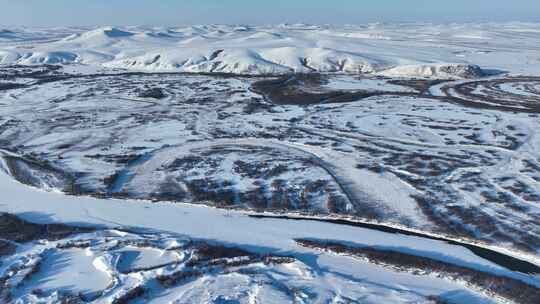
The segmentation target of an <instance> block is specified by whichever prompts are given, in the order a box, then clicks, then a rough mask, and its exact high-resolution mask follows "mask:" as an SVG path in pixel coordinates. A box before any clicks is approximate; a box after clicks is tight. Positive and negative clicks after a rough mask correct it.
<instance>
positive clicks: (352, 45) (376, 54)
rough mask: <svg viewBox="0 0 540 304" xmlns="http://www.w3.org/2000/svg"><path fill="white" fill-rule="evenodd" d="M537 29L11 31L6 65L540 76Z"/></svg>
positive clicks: (3, 43) (0, 40)
mask: <svg viewBox="0 0 540 304" xmlns="http://www.w3.org/2000/svg"><path fill="white" fill-rule="evenodd" d="M539 29H540V25H538V24H529V23H505V24H492V23H486V24H474V23H471V24H445V25H431V24H368V25H364V26H308V25H280V26H225V25H203V26H186V27H170V28H164V27H163V28H162V27H123V28H119V27H102V28H60V29H59V28H55V29H39V30H34V29H30V28H13V29H5V30H3V31H2V32H0V33H1V34H0V64H73V63H76V64H83V65H87V66H90V67H98V68H101V67H108V68H120V69H129V70H138V71H169V72H192V73H197V72H214V73H236V74H283V73H290V72H312V71H317V72H335V73H353V74H356V73H369V74H378V73H380V74H382V75H387V76H435V77H445V78H448V77H451V78H453V77H470V76H471V73H472V74H473V75H474V73H479V72H480V71H479V70H477V69H476V68H475V67H476V66H480V67H482V68H484V69H487V70H501V71H508V72H512V73H516V74H536V75H537V74H538V72H539V68H538V53H539V50H538V45H539V44H540V41H539V38H538V31H539ZM488 72H489V71H488Z"/></svg>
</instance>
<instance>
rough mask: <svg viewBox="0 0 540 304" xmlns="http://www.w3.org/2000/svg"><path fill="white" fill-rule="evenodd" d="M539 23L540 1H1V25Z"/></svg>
mask: <svg viewBox="0 0 540 304" xmlns="http://www.w3.org/2000/svg"><path fill="white" fill-rule="evenodd" d="M475 20H481V21H540V0H448V1H445V0H325V1H323V0H0V25H4V26H8V25H28V26H62V25H138V24H145V25H182V24H203V23H227V24H241V23H243V24H272V23H284V22H290V23H294V22H306V23H335V24H343V23H351V24H354V23H366V22H376V21H380V22H402V21H406V22H409V21H422V22H443V23H445V22H464V21H475Z"/></svg>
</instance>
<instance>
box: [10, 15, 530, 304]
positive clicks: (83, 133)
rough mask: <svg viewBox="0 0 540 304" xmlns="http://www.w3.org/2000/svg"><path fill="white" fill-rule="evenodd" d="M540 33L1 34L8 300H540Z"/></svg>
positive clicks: (436, 28)
mask: <svg viewBox="0 0 540 304" xmlns="http://www.w3.org/2000/svg"><path fill="white" fill-rule="evenodd" d="M539 33H540V25H538V24H523V23H506V24H465V25H458V24H452V25H431V24H399V25H392V24H370V25H365V26H340V27H337V26H308V25H281V26H273V27H270V26H218V25H212V26H189V27H175V28H157V27H123V28H116V27H105V28H56V29H29V28H13V29H5V30H0V212H7V213H9V214H14V215H17V216H18V217H20V218H22V219H24V220H27V221H30V222H35V223H38V224H50V223H63V224H69V225H72V226H84V227H93V228H96V229H97V230H96V231H92V232H88V231H87V232H84V233H81V234H75V235H70V236H66V237H62V238H61V239H56V238H52V239H50V238H49V239H47V238H46V237H43V236H40V237H37V238H33V239H25V240H18V239H12V238H10V237H11V236H10V235H9V234H8V235H7V236H4V235H3V234H1V233H2V231H0V236H2V237H1V238H0V262H1V263H0V296H1V298H0V302H1V301H9V302H14V303H54V302H60V301H62V300H63V301H67V300H68V299H70V300H73V301H75V300H81V301H83V302H93V303H125V302H130V303H288V302H290V303H441V302H443V303H456V304H457V303H534V301H536V299H540V279H539V277H538V274H537V273H536V274H535V273H534V272H535V271H536V269H538V266H540V257H539V252H540V205H538V203H539V202H540V135H538V134H537V133H538V132H536V130H538V128H540V119H539V114H540V77H538V76H539V75H540V49H539V48H538V45H540V35H539ZM50 64H52V65H54V66H50ZM141 72H142V73H141ZM162 72H168V73H162ZM175 72H182V73H175ZM201 73H202V74H201ZM304 73H305V74H304ZM214 207H217V208H214ZM254 213H257V214H258V215H260V214H264V215H266V216H268V215H272V216H275V215H280V216H282V218H257V217H253V216H252V215H253V214H254ZM291 215H294V216H300V217H308V218H310V219H314V218H315V219H319V220H321V219H335V218H341V219H343V218H346V219H348V220H352V221H353V222H358V221H360V222H363V223H365V222H369V223H376V224H377V225H379V226H377V227H378V228H377V229H375V228H369V227H368V226H363V227H358V226H354V225H350V223H349V225H346V224H343V223H341V224H340V223H339V222H328V221H326V222H325V221H313V220H305V219H304V220H293V219H290V218H287V217H286V216H289V217H290V216H291ZM1 224H2V223H0V227H1ZM385 227H398V228H399V229H401V232H402V233H391V232H389V231H388V230H385ZM411 233H413V234H411ZM441 238H445V239H447V240H450V241H449V242H446V241H444V240H443V239H441ZM300 239H302V240H317V241H319V242H322V243H321V244H323V243H324V241H331V242H335V243H339V244H342V245H343V246H349V247H350V248H369V249H370V250H378V254H379V255H378V256H371V257H370V258H359V257H358V256H355V255H354V254H349V253H347V252H339V251H336V250H330V249H329V250H318V249H317V248H316V246H314V247H307V246H304V245H302V243H301V242H299V241H298V240H300ZM200 244H206V245H203V247H202V248H203V249H201V247H200V246H201V245H200ZM208 244H212V245H208ZM472 244H475V246H478V247H474V246H473V245H472ZM204 246H210V247H208V248H211V249H208V248H207V249H206V250H207V251H204V248H206V247H204ZM212 246H215V247H212ZM219 246H226V247H227V248H229V249H223V248H221V247H219ZM467 246H473V247H474V248H476V249H471V248H472V247H467ZM323 247H324V246H322V245H321V248H323ZM479 248H480V249H482V248H483V249H485V250H487V251H482V250H479ZM319 249H320V248H319ZM334 249H335V248H334ZM11 251H13V252H11ZM208 251H209V252H211V253H209V252H208ZM201 252H202V253H201ZM388 252H393V253H399V254H401V255H402V256H401V257H405V259H406V258H407V256H408V257H416V258H418V257H420V258H422V259H424V261H423V263H420V264H421V265H416V267H412V268H408V267H405V266H403V265H409V266H410V264H403V265H401V264H400V263H399V261H396V260H391V259H390V260H389V258H388V256H390V255H388V256H386V255H385V254H386V253H388ZM486 252H487V253H486ZM205 255H206V256H207V257H206V258H201V256H202V257H204V256H205ZM213 255H215V256H213ZM381 255H382V256H383V258H381ZM208 256H210V257H208ZM501 256H502V257H503V258H501ZM377 257H378V258H379V259H380V260H377ZM504 257H506V258H504ZM516 259H517V260H516ZM411 260H413V259H412V258H411ZM436 263H446V264H444V265H447V266H448V267H449V269H453V270H452V271H456V272H457V273H450V274H449V273H447V272H446V273H445V272H444V271H442V272H437V271H434V270H433V269H432V268H430V265H431V266H433V265H435V264H436ZM516 265H517V266H516ZM520 265H521V266H520ZM523 265H525V266H523ZM527 267H528V268H527ZM434 269H439V270H440V267H439V268H434ZM456 269H458V270H456ZM471 276H472V277H476V278H484V281H482V282H477V281H474V280H472V281H467V280H466V279H465V278H470V277H471ZM460 277H463V278H464V279H459V278H460ZM456 278H457V279H456ZM520 284H521V285H520ZM509 286H512V287H509ZM516 286H518V287H516ZM524 287H526V288H525V289H526V290H527V291H523V293H521V294H520V293H517V292H512V290H513V289H516V288H524ZM516 290H517V289H516ZM520 296H521V297H520ZM527 297H528V298H527Z"/></svg>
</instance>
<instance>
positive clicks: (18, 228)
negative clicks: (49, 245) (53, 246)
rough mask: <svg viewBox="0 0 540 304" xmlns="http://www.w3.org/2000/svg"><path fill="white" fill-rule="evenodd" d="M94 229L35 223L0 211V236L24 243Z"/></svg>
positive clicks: (58, 238)
mask: <svg viewBox="0 0 540 304" xmlns="http://www.w3.org/2000/svg"><path fill="white" fill-rule="evenodd" d="M94 230H95V229H93V228H86V227H72V226H67V225H63V224H34V223H30V222H28V221H25V220H23V219H21V218H19V217H17V216H15V215H12V214H8V213H0V238H2V239H6V240H9V241H13V242H20V243H24V242H30V241H34V240H40V239H47V240H60V239H63V238H66V237H68V236H70V235H73V234H77V233H87V232H92V231H94Z"/></svg>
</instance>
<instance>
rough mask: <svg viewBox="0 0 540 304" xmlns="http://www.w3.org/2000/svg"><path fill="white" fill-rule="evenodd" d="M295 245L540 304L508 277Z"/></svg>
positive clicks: (340, 247)
mask: <svg viewBox="0 0 540 304" xmlns="http://www.w3.org/2000/svg"><path fill="white" fill-rule="evenodd" d="M296 242H297V243H298V244H300V245H301V246H304V247H308V248H314V249H319V250H325V251H330V252H333V253H337V254H346V255H350V256H354V257H358V258H361V259H366V260H368V261H369V262H370V263H373V264H377V265H381V266H384V267H390V268H392V269H393V270H396V271H399V272H408V273H412V274H415V275H426V274H431V273H434V274H436V275H437V276H438V277H440V278H444V279H449V280H452V281H460V282H467V283H466V284H467V286H468V287H471V288H473V289H480V290H483V291H485V292H486V293H487V294H489V295H493V296H498V297H502V298H505V299H508V300H510V301H513V302H515V303H523V304H530V303H540V289H539V288H537V287H535V286H532V285H529V284H526V283H524V282H522V281H520V280H516V279H512V278H509V277H506V276H498V275H495V274H491V273H487V272H482V271H479V270H475V269H472V268H467V267H463V266H457V265H454V264H450V263H447V262H441V261H438V260H434V259H431V258H426V257H419V256H415V255H411V254H405V253H401V252H397V251H392V250H382V249H377V248H374V247H351V246H348V245H344V244H341V243H338V242H333V241H320V240H307V239H297V240H296Z"/></svg>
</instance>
